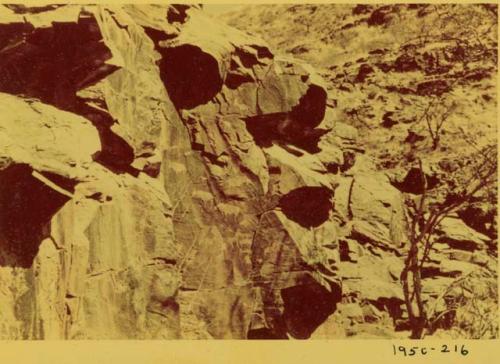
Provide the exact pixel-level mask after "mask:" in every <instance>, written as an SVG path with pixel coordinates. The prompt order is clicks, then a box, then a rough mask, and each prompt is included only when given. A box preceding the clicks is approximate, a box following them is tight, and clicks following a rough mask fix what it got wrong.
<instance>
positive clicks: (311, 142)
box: [244, 113, 329, 153]
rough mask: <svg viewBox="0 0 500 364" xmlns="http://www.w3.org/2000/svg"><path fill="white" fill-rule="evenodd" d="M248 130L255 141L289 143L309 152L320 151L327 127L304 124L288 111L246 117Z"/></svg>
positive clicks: (271, 143) (257, 142) (268, 144)
mask: <svg viewBox="0 0 500 364" xmlns="http://www.w3.org/2000/svg"><path fill="white" fill-rule="evenodd" d="M244 120H245V123H246V127H247V130H248V132H249V133H250V134H251V135H252V137H253V139H254V140H255V143H256V144H257V145H258V146H260V147H262V148H266V147H271V146H272V145H273V142H283V143H289V144H291V145H294V146H296V147H299V148H301V149H303V150H305V151H306V152H309V153H319V152H320V151H321V149H320V148H319V147H318V143H319V141H320V139H321V137H322V136H323V135H325V134H326V133H328V132H329V130H327V129H320V128H311V127H309V126H304V125H302V124H300V123H299V122H297V121H296V120H294V119H292V118H291V116H290V115H288V114H286V113H275V114H268V115H259V116H254V117H249V118H246V119H244Z"/></svg>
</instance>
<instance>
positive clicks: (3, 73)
mask: <svg viewBox="0 0 500 364" xmlns="http://www.w3.org/2000/svg"><path fill="white" fill-rule="evenodd" d="M1 33H4V34H5V35H3V36H2V35H0V45H3V46H4V47H3V48H2V49H1V50H0V55H1V56H2V57H0V91H1V92H6V93H10V94H14V95H20V96H22V97H31V98H36V99H39V100H40V101H42V102H44V103H46V104H50V105H53V106H55V107H57V108H60V109H62V110H65V111H69V112H72V113H75V114H77V115H81V116H83V117H85V118H87V119H88V120H90V121H91V122H92V124H93V125H94V126H95V127H96V129H97V131H98V133H99V137H100V140H101V145H102V150H101V151H99V152H98V153H96V154H95V155H94V160H95V161H97V162H99V163H101V164H102V165H104V166H105V167H107V168H109V169H110V170H112V171H114V172H120V173H123V172H129V173H131V174H134V173H136V171H135V170H134V169H133V168H132V167H131V166H130V164H131V163H132V162H133V160H134V150H133V148H132V147H131V146H130V145H129V144H128V143H127V142H126V141H125V140H124V139H123V138H122V137H120V136H119V135H117V134H116V133H114V132H113V131H112V130H111V126H112V125H113V124H114V123H115V120H114V119H113V118H112V117H111V116H110V115H109V113H107V111H106V110H101V109H98V108H95V107H92V106H90V105H88V104H87V103H86V102H85V100H84V99H81V98H79V97H78V96H77V92H78V91H79V90H81V89H84V88H86V87H88V86H91V85H93V84H96V83H97V82H99V81H100V80H102V79H104V78H105V77H107V76H108V75H110V74H111V73H113V72H114V71H116V70H117V69H118V67H116V66H112V65H108V64H106V61H107V60H108V59H110V58H111V56H112V54H111V51H110V50H109V49H108V47H107V46H106V45H105V44H104V42H103V39H102V35H101V33H100V30H99V26H98V24H97V22H96V20H95V19H94V17H93V16H91V15H88V14H85V13H83V12H82V13H81V14H80V17H79V19H78V22H76V23H57V22H53V23H52V26H51V27H47V28H36V29H34V28H33V27H32V26H31V25H30V26H24V25H20V24H16V23H14V24H9V25H3V26H2V28H0V34H1ZM102 108H103V109H105V108H106V105H105V104H103V105H102Z"/></svg>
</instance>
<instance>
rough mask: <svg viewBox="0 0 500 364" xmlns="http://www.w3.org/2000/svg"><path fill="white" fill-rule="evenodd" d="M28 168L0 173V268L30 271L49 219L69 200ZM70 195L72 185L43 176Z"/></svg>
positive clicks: (53, 177)
mask: <svg viewBox="0 0 500 364" xmlns="http://www.w3.org/2000/svg"><path fill="white" fill-rule="evenodd" d="M32 172H33V170H32V169H31V167H29V166H27V165H12V166H9V167H7V168H6V169H5V170H3V171H1V172H0V211H2V212H3V213H1V214H0V266H10V267H22V268H29V267H31V265H32V264H33V259H34V258H35V256H36V254H37V253H38V247H39V245H40V243H41V241H42V240H43V239H45V238H47V237H49V235H50V220H51V218H52V216H54V214H56V213H57V211H59V209H60V208H61V207H62V206H63V205H64V204H65V203H66V202H67V201H68V200H69V198H68V197H67V196H64V195H62V194H61V193H59V192H57V191H55V190H54V189H52V188H50V187H49V186H47V185H45V184H44V183H43V182H41V181H39V180H38V179H36V178H35V177H33V176H32ZM43 175H44V177H46V178H48V179H49V180H51V181H52V182H54V183H56V184H57V185H58V186H60V187H62V188H64V189H65V190H67V191H71V192H73V189H74V186H75V182H73V181H71V180H68V179H66V178H63V177H60V176H57V175H54V174H50V173H43Z"/></svg>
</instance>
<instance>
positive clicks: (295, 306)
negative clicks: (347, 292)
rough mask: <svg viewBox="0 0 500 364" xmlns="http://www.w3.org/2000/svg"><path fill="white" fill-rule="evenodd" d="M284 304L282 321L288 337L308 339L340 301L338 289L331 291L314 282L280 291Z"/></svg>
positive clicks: (333, 288) (335, 287) (339, 290)
mask: <svg viewBox="0 0 500 364" xmlns="http://www.w3.org/2000/svg"><path fill="white" fill-rule="evenodd" d="M281 297H282V298H283V303H284V307H285V309H284V312H283V320H284V322H285V325H286V327H287V331H288V332H289V333H290V335H291V336H292V337H294V338H296V339H308V338H309V337H310V336H311V334H312V333H313V332H314V330H316V329H317V328H318V326H320V325H321V324H322V323H323V322H325V320H326V319H327V318H328V316H330V315H331V314H332V313H334V312H335V310H336V309H337V303H339V302H340V301H341V299H342V292H341V289H340V287H338V286H334V287H332V291H329V290H327V289H326V288H325V287H323V286H322V285H320V284H319V283H317V282H315V281H311V282H310V283H307V284H302V285H298V286H293V287H289V288H285V289H282V290H281Z"/></svg>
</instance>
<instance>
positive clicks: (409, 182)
mask: <svg viewBox="0 0 500 364" xmlns="http://www.w3.org/2000/svg"><path fill="white" fill-rule="evenodd" d="M425 178H426V181H427V190H432V189H433V188H435V187H436V186H437V185H438V183H439V179H438V178H437V177H435V176H429V175H426V176H425ZM392 185H393V186H394V187H396V188H397V189H398V190H400V191H401V192H406V193H412V194H415V195H420V194H422V193H424V184H423V180H422V172H421V171H420V169H419V168H412V169H410V170H409V171H408V173H407V174H406V176H405V178H404V179H403V181H402V182H397V181H395V182H393V183H392Z"/></svg>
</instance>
